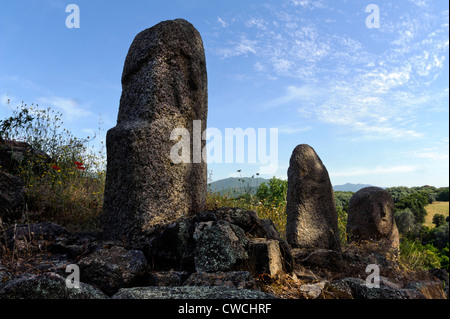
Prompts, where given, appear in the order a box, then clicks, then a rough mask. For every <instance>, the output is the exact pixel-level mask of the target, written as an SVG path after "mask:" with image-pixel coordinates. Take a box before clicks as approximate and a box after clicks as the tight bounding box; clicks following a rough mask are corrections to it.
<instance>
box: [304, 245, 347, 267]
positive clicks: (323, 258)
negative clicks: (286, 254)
mask: <svg viewBox="0 0 450 319" xmlns="http://www.w3.org/2000/svg"><path fill="white" fill-rule="evenodd" d="M297 263H299V264H301V265H303V266H307V267H311V268H325V269H329V270H332V271H337V272H339V271H340V270H342V269H343V268H344V267H345V264H344V260H343V258H342V255H341V253H340V252H338V251H335V250H331V249H317V250H314V251H313V252H311V253H309V254H308V255H307V256H306V257H304V258H298V260H297Z"/></svg>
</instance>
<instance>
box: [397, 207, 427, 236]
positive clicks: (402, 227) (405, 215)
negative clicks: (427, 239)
mask: <svg viewBox="0 0 450 319" xmlns="http://www.w3.org/2000/svg"><path fill="white" fill-rule="evenodd" d="M394 219H395V223H396V224H397V228H398V231H399V232H400V234H402V235H405V236H408V237H414V236H416V235H418V233H419V231H420V229H421V226H420V225H419V224H416V222H415V217H414V213H413V212H412V211H411V209H409V208H406V209H403V210H399V211H397V212H395V214H394Z"/></svg>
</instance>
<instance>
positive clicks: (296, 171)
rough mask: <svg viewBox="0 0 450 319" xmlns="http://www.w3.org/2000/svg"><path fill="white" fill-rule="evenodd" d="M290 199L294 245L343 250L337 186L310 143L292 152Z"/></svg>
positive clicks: (289, 227)
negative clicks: (337, 208)
mask: <svg viewBox="0 0 450 319" xmlns="http://www.w3.org/2000/svg"><path fill="white" fill-rule="evenodd" d="M286 201H287V203H286V213H287V223H286V239H287V241H288V243H289V244H290V245H291V247H292V248H305V249H309V248H311V249H317V248H324V249H333V250H337V251H339V250H340V239H339V229H338V218H337V211H336V206H335V202H334V192H333V187H332V185H331V182H330V178H329V176H328V171H327V169H326V168H325V166H324V165H323V163H322V161H321V160H320V158H319V156H318V155H317V154H316V152H315V151H314V149H313V148H312V147H310V146H309V145H306V144H301V145H298V146H297V147H296V148H295V149H294V151H293V152H292V155H291V158H290V162H289V169H288V190H287V197H286Z"/></svg>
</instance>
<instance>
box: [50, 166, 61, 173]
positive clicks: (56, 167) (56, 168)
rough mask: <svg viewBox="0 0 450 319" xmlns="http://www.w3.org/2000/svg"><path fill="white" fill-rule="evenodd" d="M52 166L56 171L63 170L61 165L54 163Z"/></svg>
mask: <svg viewBox="0 0 450 319" xmlns="http://www.w3.org/2000/svg"><path fill="white" fill-rule="evenodd" d="M52 168H53V169H54V170H55V171H58V172H59V171H60V170H61V168H59V167H58V166H56V165H53V166H52Z"/></svg>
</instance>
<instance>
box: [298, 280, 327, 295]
mask: <svg viewBox="0 0 450 319" xmlns="http://www.w3.org/2000/svg"><path fill="white" fill-rule="evenodd" d="M327 284H328V281H326V280H323V281H320V282H317V283H313V284H305V285H301V286H300V288H299V290H300V292H301V293H302V294H303V295H304V296H305V297H306V298H307V299H316V298H318V297H319V296H320V295H321V294H322V291H323V289H324V288H325V286H326V285H327Z"/></svg>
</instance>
